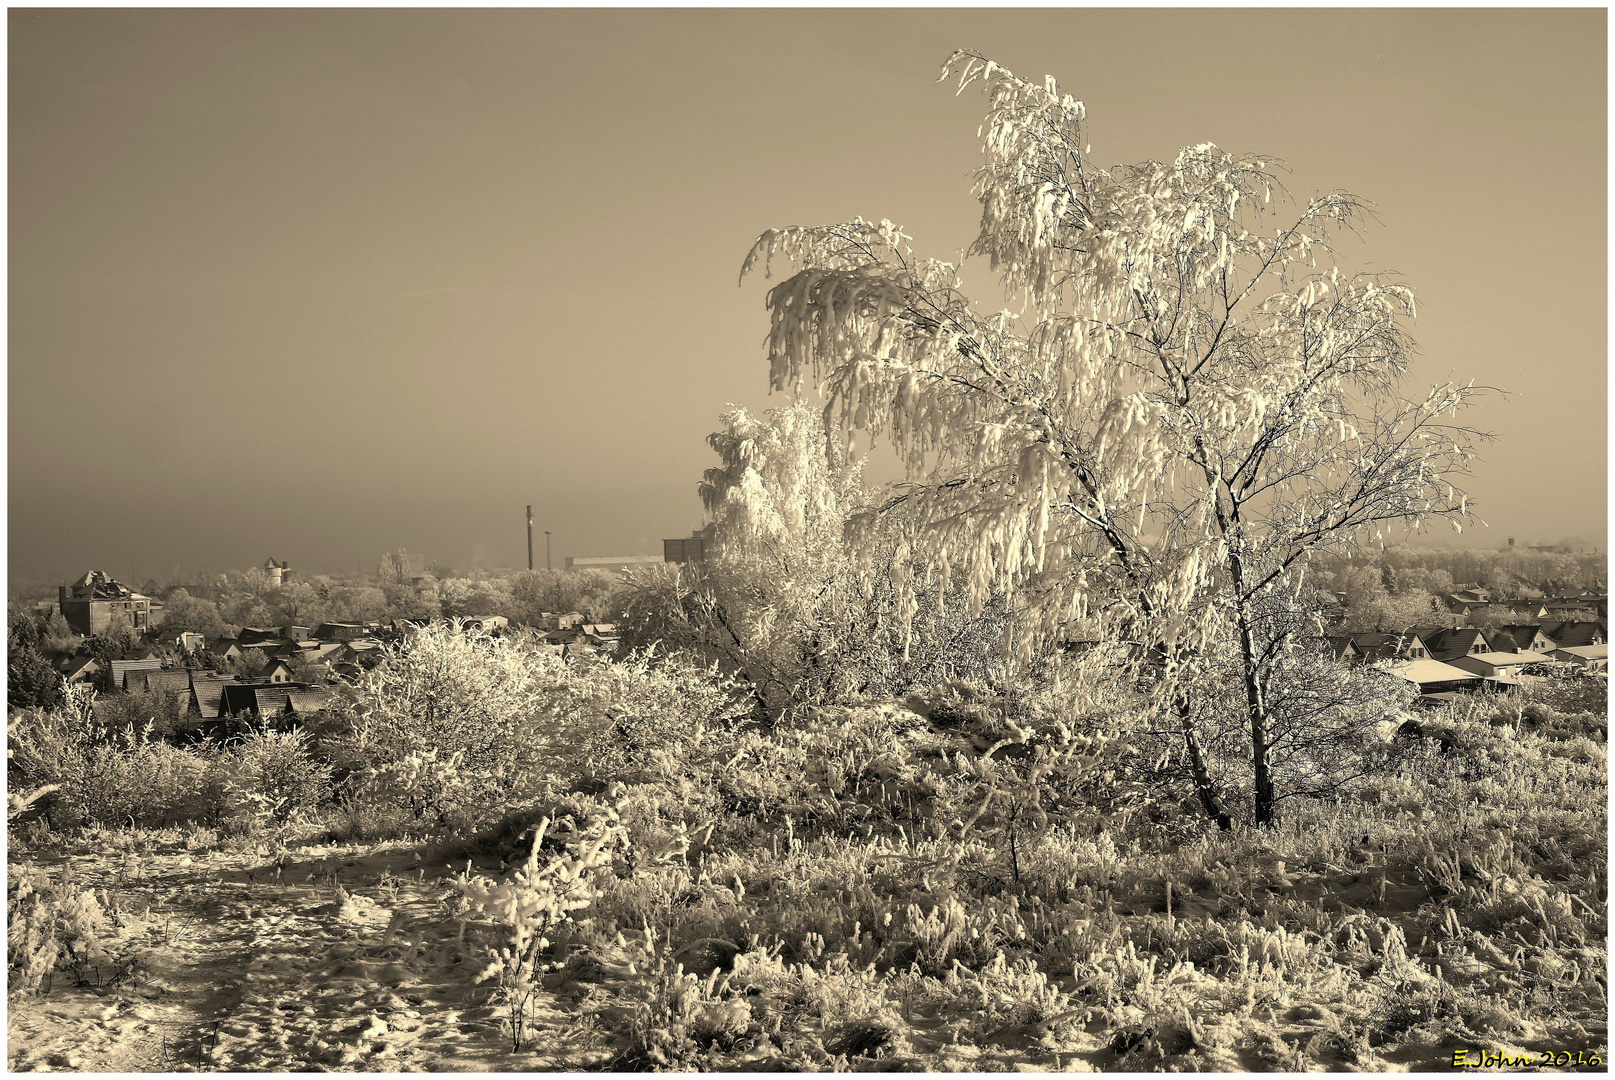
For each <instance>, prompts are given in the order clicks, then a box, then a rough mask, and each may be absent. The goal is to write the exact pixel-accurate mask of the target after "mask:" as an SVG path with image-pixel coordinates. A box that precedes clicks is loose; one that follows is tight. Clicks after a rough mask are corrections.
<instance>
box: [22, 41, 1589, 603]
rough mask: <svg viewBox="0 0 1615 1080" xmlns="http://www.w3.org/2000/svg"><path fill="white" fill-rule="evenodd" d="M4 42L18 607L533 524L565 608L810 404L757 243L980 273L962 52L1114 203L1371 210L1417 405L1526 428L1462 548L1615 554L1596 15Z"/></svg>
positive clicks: (456, 548)
mask: <svg viewBox="0 0 1615 1080" xmlns="http://www.w3.org/2000/svg"><path fill="white" fill-rule="evenodd" d="M8 19H9V28H10V54H9V80H10V82H9V93H10V113H9V130H10V146H9V166H10V183H11V188H10V202H9V229H10V244H11V248H10V257H9V282H10V292H9V339H8V346H9V368H8V390H9V397H8V401H9V416H8V420H9V443H8V449H9V469H8V478H9V500H8V511H9V516H8V523H9V528H8V536H9V572H10V575H11V578H12V583H13V588H14V590H15V588H16V587H17V586H18V585H19V584H22V583H27V582H55V581H65V580H69V579H70V578H72V577H75V576H77V575H79V574H82V573H83V572H84V571H85V570H87V569H90V568H92V567H95V568H102V569H105V570H106V571H108V572H109V573H112V574H113V575H114V576H116V577H119V578H124V579H129V578H134V579H135V581H136V582H139V581H144V580H145V579H146V578H147V577H155V578H157V579H158V580H159V581H166V580H169V579H170V578H171V577H172V576H173V575H174V574H175V573H176V571H177V572H179V573H180V574H181V575H184V576H189V575H191V574H193V573H195V572H196V571H199V570H206V571H221V570H224V569H227V568H232V567H242V566H246V565H251V564H256V563H262V561H263V560H264V558H265V557H266V556H269V555H273V556H274V557H275V558H277V559H285V560H289V561H290V562H291V564H292V566H293V567H295V568H298V569H301V570H305V571H308V572H318V571H332V570H339V569H342V568H357V567H358V566H360V565H361V564H365V565H368V566H369V567H370V568H371V569H372V570H373V569H374V567H375V563H376V560H377V558H378V557H379V556H380V555H381V553H382V552H383V551H385V550H389V549H396V548H398V547H407V548H408V549H409V550H410V551H412V552H419V553H422V554H424V555H426V556H427V557H428V558H430V559H434V560H439V561H441V562H444V563H447V564H449V565H453V566H456V567H459V568H461V569H464V568H466V567H468V566H470V565H472V564H473V563H474V562H475V563H480V564H481V565H486V566H516V565H524V564H525V560H526V551H525V540H524V535H525V534H524V507H525V506H526V504H528V503H531V504H533V513H534V517H535V519H536V528H537V529H539V530H543V529H549V530H551V531H552V532H553V534H554V535H553V545H554V548H553V550H554V560H555V564H556V565H557V566H560V565H562V561H563V558H564V557H565V556H567V555H616V554H630V553H637V552H647V553H649V552H657V551H659V550H660V540H661V538H662V537H671V536H680V535H687V533H688V531H689V530H690V529H691V528H692V527H695V526H697V525H699V524H700V522H701V508H700V504H699V501H698V499H697V498H696V495H695V487H696V484H697V482H698V481H699V479H700V475H701V471H702V470H703V469H705V468H707V467H708V466H709V465H711V464H714V463H715V461H716V458H715V455H713V454H712V452H711V451H710V450H709V449H708V448H707V447H706V445H705V442H704V439H705V436H706V435H707V433H708V432H710V431H712V430H713V428H714V427H715V426H716V423H717V417H718V414H719V413H720V412H721V411H723V409H724V407H725V405H726V403H729V402H735V403H739V404H744V405H746V406H748V407H750V408H753V409H761V408H766V407H768V406H770V405H771V404H780V403H782V402H780V401H779V400H778V399H774V400H772V401H771V400H770V399H769V397H768V395H767V365H766V360H765V357H764V352H763V345H762V341H763V337H764V334H765V332H766V330H767V315H766V313H765V311H764V309H763V293H764V291H765V285H764V283H763V282H762V281H761V280H760V279H749V280H748V281H747V282H746V283H745V285H744V286H742V287H738V288H737V286H736V277H737V273H738V270H739V267H740V263H741V260H742V258H743V257H744V256H745V254H746V251H747V249H748V247H749V246H750V244H751V242H752V240H753V239H755V237H756V236H757V234H758V233H760V232H761V231H763V230H764V229H766V228H769V227H772V226H780V225H788V224H827V223H831V222H836V221H842V220H847V219H850V218H852V217H854V216H856V215H859V214H861V215H863V216H864V217H866V218H874V219H879V218H882V217H886V218H891V219H892V220H894V221H896V222H898V223H900V224H902V225H903V226H904V227H905V229H906V231H908V232H909V233H911V234H912V235H913V236H914V238H915V241H914V243H915V248H916V250H917V251H919V252H921V253H922V254H931V255H936V256H938V257H942V258H952V257H955V256H956V255H957V253H958V251H959V250H960V249H961V248H963V247H965V246H966V245H967V244H968V243H969V242H970V241H971V240H972V239H973V238H974V235H975V229H976V224H977V221H978V217H979V210H978V207H977V206H976V204H975V202H974V201H973V200H972V198H971V196H970V172H971V170H972V169H973V168H974V166H975V165H976V164H977V163H978V161H979V160H980V152H979V142H978V139H977V135H976V130H977V125H978V123H979V122H980V119H981V116H982V114H983V112H984V108H985V105H984V100H983V98H982V97H981V95H980V94H979V92H977V91H975V90H972V91H968V92H967V93H966V94H965V95H964V96H963V97H956V96H955V95H954V93H953V89H952V88H951V87H944V86H938V85H934V80H935V79H936V76H937V73H938V70H939V67H940V65H941V62H942V61H943V60H944V59H945V58H946V57H947V56H948V54H949V53H950V52H951V51H952V50H953V49H955V48H957V47H970V48H974V49H977V50H979V51H981V52H984V53H985V54H986V55H988V56H991V57H993V58H994V59H996V60H998V61H999V62H1001V63H1003V64H1004V65H1006V66H1007V67H1009V68H1011V69H1012V70H1014V71H1015V72H1017V73H1018V74H1020V75H1023V76H1031V77H1041V76H1042V75H1044V74H1045V73H1047V74H1052V75H1054V76H1055V77H1056V78H1057V79H1058V80H1059V82H1060V84H1061V86H1062V88H1063V89H1064V90H1066V91H1068V92H1070V93H1072V94H1074V95H1076V96H1077V97H1080V98H1082V99H1083V100H1084V101H1085V102H1086V103H1087V106H1088V112H1089V118H1090V130H1091V133H1092V142H1093V154H1094V156H1095V157H1096V158H1097V159H1098V160H1100V161H1101V162H1103V163H1105V164H1109V163H1111V162H1134V161H1139V160H1144V159H1147V158H1170V157H1171V156H1172V155H1173V154H1175V153H1176V151H1177V150H1178V148H1179V147H1181V146H1183V145H1187V144H1192V143H1199V142H1207V141H1209V142H1215V143H1217V144H1218V145H1219V146H1222V147H1224V148H1225V149H1228V150H1231V151H1235V152H1253V153H1261V154H1264V155H1272V156H1273V157H1276V158H1278V159H1280V160H1282V161H1284V162H1285V163H1286V164H1287V165H1288V166H1289V167H1290V168H1291V169H1292V170H1293V172H1292V174H1291V175H1290V177H1289V179H1288V181H1287V184H1288V187H1289V188H1290V190H1291V192H1292V193H1293V194H1294V195H1295V196H1296V197H1298V198H1301V199H1304V198H1305V197H1306V196H1308V195H1310V194H1312V193H1314V192H1316V191H1320V190H1328V189H1335V188H1344V189H1347V190H1350V191H1353V192H1355V193H1357V194H1360V195H1362V196H1365V197H1366V198H1368V199H1371V200H1373V201H1374V202H1375V203H1376V204H1377V210H1378V214H1379V217H1380V221H1381V224H1380V225H1378V226H1375V227H1372V228H1370V229H1369V230H1368V231H1367V233H1366V235H1365V238H1364V242H1363V243H1360V244H1359V243H1357V242H1355V241H1351V240H1348V241H1346V242H1345V243H1344V244H1343V245H1342V247H1341V255H1342V260H1343V262H1344V264H1345V265H1346V267H1347V268H1348V269H1358V268H1365V269H1380V270H1385V269H1391V270H1396V271H1398V272H1400V273H1401V274H1402V275H1403V276H1404V278H1405V280H1407V281H1408V282H1410V283H1412V284H1413V285H1414V286H1415V287H1416V288H1417V290H1418V293H1419V299H1420V306H1419V319H1418V322H1417V324H1416V326H1415V328H1414V332H1415V334H1416V335H1417V337H1418V340H1419V343H1420V346H1421V350H1422V351H1421V356H1420V359H1419V362H1418V364H1417V365H1416V366H1415V370H1414V377H1413V379H1412V381H1411V383H1410V387H1409V389H1410V390H1416V389H1419V388H1422V387H1423V386H1425V385H1427V384H1428V383H1430V382H1434V381H1440V380H1445V379H1449V378H1459V379H1463V380H1469V379H1473V380H1475V381H1476V382H1478V383H1483V384H1488V385H1493V386H1498V387H1502V388H1504V389H1507V390H1510V391H1512V392H1513V395H1512V396H1511V397H1508V398H1506V399H1504V398H1497V399H1494V400H1493V401H1491V402H1490V403H1488V404H1487V405H1486V406H1485V407H1484V408H1483V409H1482V410H1481V411H1480V412H1479V414H1478V415H1477V417H1476V423H1477V425H1478V426H1480V427H1482V428H1485V429H1488V430H1490V431H1493V432H1495V433H1496V434H1497V436H1498V438H1497V441H1496V442H1495V444H1493V445H1492V446H1491V447H1490V448H1489V449H1488V450H1487V452H1486V457H1487V460H1486V461H1485V462H1484V463H1482V464H1481V465H1480V466H1479V468H1478V475H1477V476H1476V477H1475V479H1474V481H1473V483H1472V484H1471V485H1470V490H1471V492H1472V494H1473V495H1474V497H1475V501H1476V503H1477V504H1478V512H1479V513H1480V515H1481V516H1482V517H1483V518H1485V519H1486V520H1487V521H1489V522H1490V525H1491V528H1490V529H1489V530H1480V531H1479V532H1478V535H1466V536H1465V537H1464V538H1463V539H1462V542H1465V543H1475V544H1480V545H1484V546H1488V547H1495V546H1500V545H1502V544H1503V543H1505V542H1506V537H1508V536H1510V535H1513V536H1516V537H1518V538H1520V540H1521V542H1539V541H1554V540H1558V539H1560V538H1561V537H1579V538H1582V539H1584V540H1586V541H1587V542H1589V543H1593V544H1597V545H1599V546H1600V547H1601V548H1602V547H1603V546H1604V544H1605V540H1606V538H1605V521H1606V493H1607V475H1606V423H1607V417H1606V400H1607V397H1606V386H1607V371H1606V344H1605V342H1606V317H1607V289H1606V190H1607V177H1606V142H1605V140H1606V105H1605V103H1606V90H1605V85H1606V84H1605V80H1606V54H1605V42H1606V31H1605V19H1606V14H1605V12H1604V11H1602V10H1568V11H1566V10H1560V11H1533V10H1523V11H1507V10H1496V9H1487V10H1454V9H1441V10H1424V11H1400V10H1345V11H1341V10H1335V11H1282V10H1272V9H1253V10H1240V11H1225V10H1213V9H1201V10H1140V9H1132V10H1105V11H1083V10H1035V11H1013V12H1010V11H972V10H957V9H949V10H918V9H909V10H883V11H858V10H812V11H807V10H762V11H733V10H707V11H668V10H658V11H623V10H547V11H507V10H493V11H474V12H473V11H455V10H436V11H433V10H385V11H384V10H349V11H310V10H293V9H283V10H257V11H246V10H241V11H231V10H223V11H206V10H170V11H136V10H61V9H51V10H19V9H12V10H11V11H10V12H9V14H8ZM964 276H965V279H966V283H967V286H969V287H971V288H972V289H973V291H974V292H975V293H976V294H977V295H978V296H979V297H981V298H982V299H983V300H984V301H987V302H993V301H994V300H995V297H996V296H998V295H1000V294H997V293H996V291H995V290H994V288H993V287H992V279H991V276H990V275H989V273H988V271H987V268H986V266H985V264H984V262H983V261H981V260H972V261H970V262H969V263H967V264H966V265H965V269H964ZM1450 536H1451V534H1450V533H1449V534H1447V537H1450ZM1447 537H1438V539H1446V538H1447ZM537 557H538V564H539V565H540V566H542V565H543V559H544V554H543V537H542V535H540V536H539V539H538V553H537Z"/></svg>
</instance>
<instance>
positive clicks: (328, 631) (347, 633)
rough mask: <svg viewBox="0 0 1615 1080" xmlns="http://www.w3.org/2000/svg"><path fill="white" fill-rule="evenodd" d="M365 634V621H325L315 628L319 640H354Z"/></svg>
mask: <svg viewBox="0 0 1615 1080" xmlns="http://www.w3.org/2000/svg"><path fill="white" fill-rule="evenodd" d="M365 635H366V629H365V624H364V623H356V622H323V623H320V625H318V626H316V627H315V628H314V637H315V639H316V640H318V641H352V640H353V639H354V638H362V637H364V636H365Z"/></svg>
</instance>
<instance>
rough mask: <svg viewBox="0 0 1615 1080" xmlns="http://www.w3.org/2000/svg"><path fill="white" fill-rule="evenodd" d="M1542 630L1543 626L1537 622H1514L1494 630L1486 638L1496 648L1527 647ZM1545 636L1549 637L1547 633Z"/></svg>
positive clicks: (1550, 643) (1550, 642)
mask: <svg viewBox="0 0 1615 1080" xmlns="http://www.w3.org/2000/svg"><path fill="white" fill-rule="evenodd" d="M1541 632H1542V628H1541V627H1539V626H1537V625H1536V624H1535V623H1513V624H1510V625H1508V626H1500V627H1498V628H1497V629H1495V630H1493V631H1492V632H1491V633H1489V634H1487V635H1486V640H1487V642H1488V643H1489V644H1490V645H1491V646H1492V648H1494V649H1504V650H1507V649H1526V648H1530V646H1531V645H1532V643H1534V642H1535V641H1536V638H1537V635H1538V634H1539V633H1541ZM1543 636H1544V637H1547V635H1546V634H1543ZM1548 644H1549V645H1550V646H1551V645H1552V644H1553V642H1552V640H1551V639H1550V640H1549V642H1548Z"/></svg>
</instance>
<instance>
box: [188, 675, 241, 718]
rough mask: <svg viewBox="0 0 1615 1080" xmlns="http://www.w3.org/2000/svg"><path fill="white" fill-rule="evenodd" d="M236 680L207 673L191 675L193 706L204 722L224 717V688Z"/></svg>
mask: <svg viewBox="0 0 1615 1080" xmlns="http://www.w3.org/2000/svg"><path fill="white" fill-rule="evenodd" d="M234 683H235V680H234V679H232V678H230V677H229V676H228V675H215V674H213V673H211V672H206V671H193V672H192V673H191V706H192V708H194V709H195V710H196V715H198V716H200V717H201V718H202V719H204V720H217V719H218V718H219V717H220V716H221V715H223V706H224V688H225V687H226V686H231V685H233V684H234Z"/></svg>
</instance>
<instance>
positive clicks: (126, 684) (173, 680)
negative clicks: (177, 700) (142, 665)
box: [123, 668, 191, 697]
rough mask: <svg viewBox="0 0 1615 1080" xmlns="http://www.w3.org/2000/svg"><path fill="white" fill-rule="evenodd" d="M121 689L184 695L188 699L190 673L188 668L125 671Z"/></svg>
mask: <svg viewBox="0 0 1615 1080" xmlns="http://www.w3.org/2000/svg"><path fill="white" fill-rule="evenodd" d="M123 688H124V689H125V690H131V691H133V690H144V691H146V692H147V693H159V692H161V693H171V694H184V695H186V696H187V697H188V696H189V695H190V692H191V671H190V669H189V668H166V669H163V670H160V671H151V670H145V671H125V672H124V674H123Z"/></svg>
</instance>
